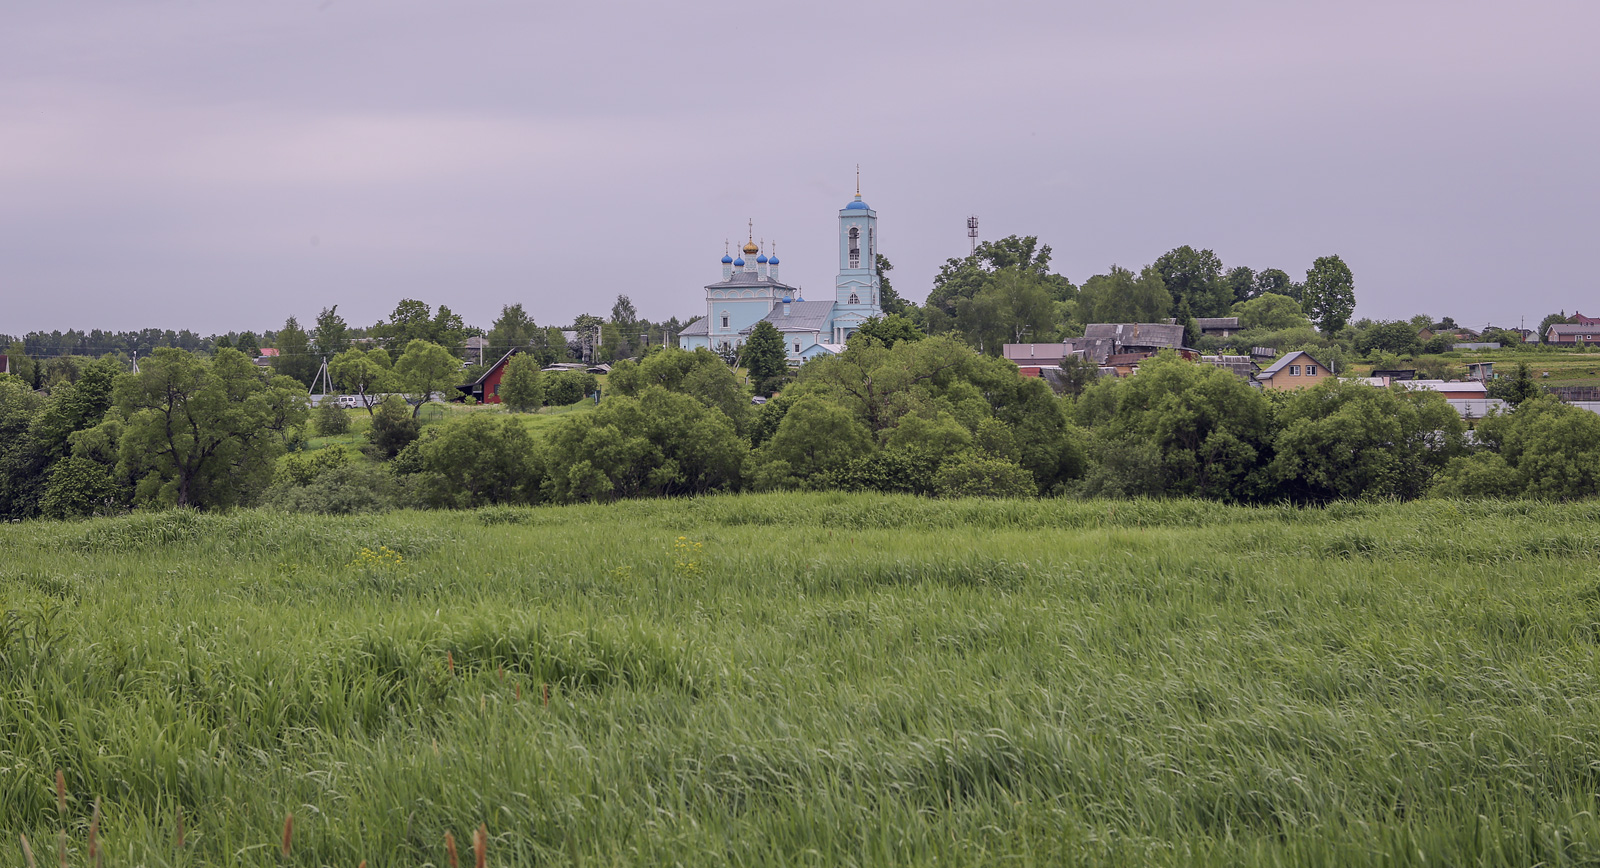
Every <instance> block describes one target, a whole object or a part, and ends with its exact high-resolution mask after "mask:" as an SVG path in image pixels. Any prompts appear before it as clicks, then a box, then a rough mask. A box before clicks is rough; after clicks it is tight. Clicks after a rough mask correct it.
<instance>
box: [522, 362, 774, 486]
mask: <svg viewBox="0 0 1600 868" xmlns="http://www.w3.org/2000/svg"><path fill="white" fill-rule="evenodd" d="M548 450H549V451H548V459H547V460H548V466H549V468H550V471H549V476H548V479H547V481H546V483H545V487H546V491H547V492H548V494H549V495H550V497H551V498H552V499H554V500H556V501H559V502H562V503H570V502H574V501H583V500H598V501H609V500H615V499H617V498H623V497H672V496H682V495H690V494H703V493H706V492H712V491H724V490H731V489H733V488H736V487H737V486H738V484H739V479H740V470H741V467H742V465H743V463H744V458H745V455H746V453H747V451H748V447H747V446H746V445H745V443H744V441H742V440H741V439H740V438H739V436H738V434H737V433H736V432H735V431H734V429H733V425H732V423H731V422H730V421H729V420H728V418H727V417H726V416H724V415H723V414H721V413H718V412H716V411H714V410H712V409H710V408H709V407H706V406H705V405H703V404H701V403H700V402H698V401H696V400H694V399H693V398H690V397H689V396H687V395H678V394H673V393H671V392H668V391H666V390H665V389H662V388H659V387H650V388H647V389H645V390H644V392H643V393H642V394H641V395H640V396H639V397H638V398H630V397H626V396H614V397H612V398H609V399H607V400H606V401H605V403H603V404H601V405H600V406H599V407H597V408H595V410H594V412H592V413H585V414H582V415H579V416H573V417H569V418H568V419H564V420H562V423H561V424H559V425H557V426H555V428H554V429H553V430H552V431H551V433H550V435H549V447H548Z"/></svg>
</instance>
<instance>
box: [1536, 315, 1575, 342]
mask: <svg viewBox="0 0 1600 868" xmlns="http://www.w3.org/2000/svg"><path fill="white" fill-rule="evenodd" d="M1570 322H1572V317H1569V316H1567V312H1566V311H1562V312H1561V313H1552V314H1549V315H1548V316H1546V317H1545V318H1544V319H1542V320H1540V321H1539V342H1540V343H1542V344H1547V343H1549V342H1550V341H1549V337H1550V327H1551V326H1553V325H1561V324H1562V323H1570Z"/></svg>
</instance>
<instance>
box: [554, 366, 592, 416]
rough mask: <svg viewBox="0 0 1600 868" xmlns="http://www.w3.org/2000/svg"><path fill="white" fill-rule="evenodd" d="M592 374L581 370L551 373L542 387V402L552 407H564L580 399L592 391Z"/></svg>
mask: <svg viewBox="0 0 1600 868" xmlns="http://www.w3.org/2000/svg"><path fill="white" fill-rule="evenodd" d="M594 386H595V380H594V375H593V374H586V373H584V372H582V371H562V372H560V373H557V374H551V375H550V377H549V379H548V381H547V382H546V383H545V388H544V402H545V403H546V404H548V405H550V406H552V407H566V406H570V405H572V404H576V403H578V402H579V401H582V400H583V398H584V396H585V395H587V394H589V393H590V392H592V391H594Z"/></svg>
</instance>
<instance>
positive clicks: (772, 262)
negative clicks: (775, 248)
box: [767, 253, 778, 265]
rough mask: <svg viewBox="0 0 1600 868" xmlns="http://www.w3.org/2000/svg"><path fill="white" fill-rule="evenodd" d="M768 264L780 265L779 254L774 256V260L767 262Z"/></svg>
mask: <svg viewBox="0 0 1600 868" xmlns="http://www.w3.org/2000/svg"><path fill="white" fill-rule="evenodd" d="M767 264H768V265H777V264H778V254H776V253H774V254H772V258H771V259H768V260H767Z"/></svg>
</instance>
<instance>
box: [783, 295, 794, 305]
mask: <svg viewBox="0 0 1600 868" xmlns="http://www.w3.org/2000/svg"><path fill="white" fill-rule="evenodd" d="M792 301H794V299H792V298H790V297H789V296H787V295H786V296H784V297H783V303H784V304H788V303H790V302H792Z"/></svg>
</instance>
